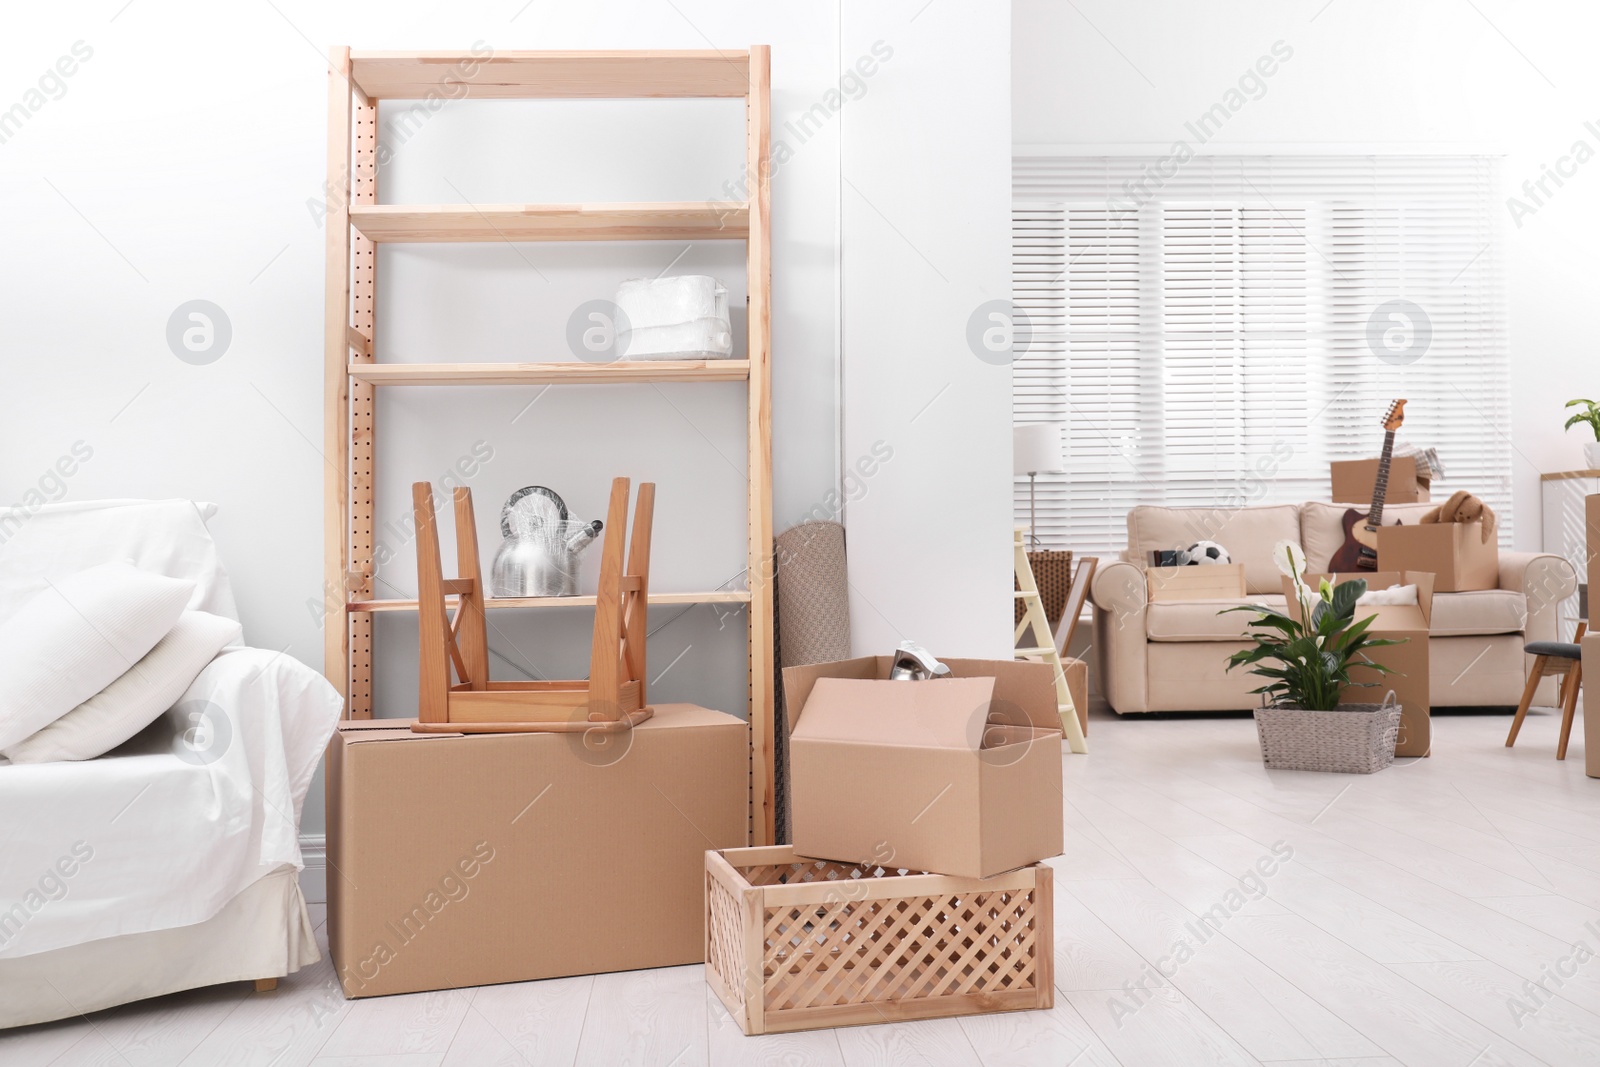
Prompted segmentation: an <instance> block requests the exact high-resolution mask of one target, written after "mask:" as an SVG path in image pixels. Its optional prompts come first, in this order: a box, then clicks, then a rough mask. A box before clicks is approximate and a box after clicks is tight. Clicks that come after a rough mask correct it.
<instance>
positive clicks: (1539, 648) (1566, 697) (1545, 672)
mask: <svg viewBox="0 0 1600 1067" xmlns="http://www.w3.org/2000/svg"><path fill="white" fill-rule="evenodd" d="M1588 628H1589V624H1588V623H1586V622H1580V623H1578V632H1577V633H1575V634H1573V635H1572V642H1571V643H1570V644H1569V643H1568V642H1566V641H1530V642H1528V644H1527V645H1525V646H1524V650H1525V651H1527V652H1529V653H1531V654H1532V655H1533V667H1532V669H1531V670H1529V671H1528V687H1527V688H1526V689H1524V690H1523V691H1522V703H1521V704H1518V705H1517V717H1516V718H1514V719H1512V720H1511V733H1510V734H1509V735H1508V736H1507V737H1506V747H1507V748H1510V747H1511V746H1512V745H1513V744H1515V743H1516V740H1517V732H1518V731H1519V730H1521V729H1522V720H1523V719H1524V718H1526V717H1527V714H1528V706H1529V705H1530V704H1532V703H1533V693H1534V690H1536V689H1538V688H1539V682H1540V681H1542V680H1543V679H1544V678H1545V677H1547V676H1549V675H1552V674H1557V675H1562V676H1563V677H1562V679H1561V688H1560V689H1558V690H1557V693H1558V694H1559V697H1558V699H1559V700H1560V703H1561V739H1560V740H1559V741H1558V742H1556V759H1566V758H1567V739H1568V738H1569V737H1571V736H1572V717H1573V714H1574V712H1576V711H1577V708H1578V690H1579V689H1580V688H1581V687H1582V686H1583V648H1582V641H1583V635H1584V632H1585V631H1586V630H1587V629H1588ZM1589 743H1590V744H1600V740H1591V741H1590V742H1589Z"/></svg>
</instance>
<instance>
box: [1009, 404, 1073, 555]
mask: <svg viewBox="0 0 1600 1067" xmlns="http://www.w3.org/2000/svg"><path fill="white" fill-rule="evenodd" d="M1065 429H1066V426H1065V424H1063V423H1059V422H1030V423H1025V424H1021V425H1016V426H1013V427H1012V428H1011V470H1012V473H1013V474H1019V475H1020V474H1026V475H1027V476H1028V536H1029V537H1030V538H1032V539H1033V543H1034V546H1035V547H1037V546H1038V544H1039V535H1038V533H1037V531H1038V529H1039V523H1038V516H1037V512H1036V506H1035V505H1036V501H1035V499H1034V489H1035V479H1037V477H1038V476H1039V475H1041V474H1060V473H1061V472H1062V471H1064V470H1065V469H1066V467H1065V465H1064V461H1063V459H1062V450H1061V439H1062V431H1063V430H1065Z"/></svg>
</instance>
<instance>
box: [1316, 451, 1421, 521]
mask: <svg viewBox="0 0 1600 1067" xmlns="http://www.w3.org/2000/svg"><path fill="white" fill-rule="evenodd" d="M1378 463H1379V461H1378V460H1376V459H1341V460H1336V461H1334V462H1332V463H1330V464H1328V467H1329V475H1330V480H1331V482H1332V485H1331V490H1332V491H1331V493H1330V495H1329V497H1328V499H1329V500H1331V501H1333V502H1334V503H1335V504H1357V505H1360V506H1361V508H1362V510H1366V509H1367V508H1368V507H1370V506H1371V505H1372V490H1373V489H1374V488H1375V487H1376V486H1377V483H1378ZM1431 483H1432V479H1431V478H1430V477H1429V476H1427V475H1425V474H1418V473H1417V461H1416V459H1415V457H1412V456H1395V457H1393V458H1392V459H1390V461H1389V488H1388V491H1387V492H1385V493H1384V502H1385V503H1387V504H1426V503H1428V501H1430V500H1432V499H1433V494H1432V492H1431V491H1430V485H1431Z"/></svg>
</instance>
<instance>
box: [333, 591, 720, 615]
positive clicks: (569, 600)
mask: <svg viewBox="0 0 1600 1067" xmlns="http://www.w3.org/2000/svg"><path fill="white" fill-rule="evenodd" d="M594 601H595V598H594V597H592V596H530V597H487V598H486V599H485V600H484V602H483V603H484V606H486V607H490V608H592V607H594ZM650 603H651V605H652V606H657V605H661V606H671V605H674V604H748V603H750V591H749V590H748V589H718V590H716V591H714V592H710V593H651V594H650ZM345 610H346V611H352V612H356V611H416V610H417V602H416V601H415V600H352V601H350V602H349V603H347V604H345Z"/></svg>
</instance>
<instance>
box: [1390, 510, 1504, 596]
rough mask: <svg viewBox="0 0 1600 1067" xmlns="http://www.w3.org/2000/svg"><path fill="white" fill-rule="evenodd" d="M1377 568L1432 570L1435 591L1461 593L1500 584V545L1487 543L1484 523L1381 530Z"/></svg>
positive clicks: (1453, 523)
mask: <svg viewBox="0 0 1600 1067" xmlns="http://www.w3.org/2000/svg"><path fill="white" fill-rule="evenodd" d="M1378 566H1379V567H1381V568H1383V569H1384V570H1386V571H1420V570H1430V571H1432V572H1433V573H1434V583H1433V591H1434V592H1436V593H1460V592H1465V591H1467V590H1470V589H1495V588H1498V587H1499V585H1500V542H1499V540H1498V539H1497V538H1495V536H1494V535H1493V534H1491V535H1490V536H1489V540H1488V542H1487V543H1485V541H1484V539H1483V523H1481V522H1435V523H1428V524H1425V525H1412V526H1380V527H1378Z"/></svg>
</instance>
